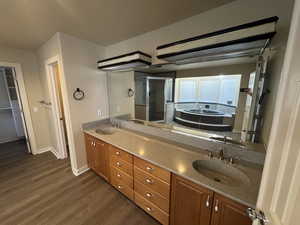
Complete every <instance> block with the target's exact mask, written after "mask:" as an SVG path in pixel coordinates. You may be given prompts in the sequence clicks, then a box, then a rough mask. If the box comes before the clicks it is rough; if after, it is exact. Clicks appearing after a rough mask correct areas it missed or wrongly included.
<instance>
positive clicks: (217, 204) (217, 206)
mask: <svg viewBox="0 0 300 225" xmlns="http://www.w3.org/2000/svg"><path fill="white" fill-rule="evenodd" d="M218 211H219V201H218V200H216V204H215V212H218Z"/></svg>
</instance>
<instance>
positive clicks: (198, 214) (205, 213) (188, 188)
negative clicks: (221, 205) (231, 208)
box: [170, 175, 237, 225]
mask: <svg viewBox="0 0 300 225" xmlns="http://www.w3.org/2000/svg"><path fill="white" fill-rule="evenodd" d="M212 204H213V192H212V191H210V190H209V189H206V188H204V187H201V186H200V185H196V184H194V183H192V182H190V181H188V180H186V179H184V178H182V177H179V176H176V175H172V196H171V220H170V224H171V225H182V224H188V225H209V224H210V215H211V210H212ZM232 225H233V224H232ZM234 225H237V224H234Z"/></svg>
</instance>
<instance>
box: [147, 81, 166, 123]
mask: <svg viewBox="0 0 300 225" xmlns="http://www.w3.org/2000/svg"><path fill="white" fill-rule="evenodd" d="M168 79H172V78H171V77H153V76H147V77H146V120H147V121H149V109H150V106H149V102H150V101H149V98H150V97H149V92H150V89H149V85H150V84H149V82H150V80H164V81H165V85H164V94H165V96H164V119H163V120H157V121H151V122H165V121H166V110H167V109H166V83H167V82H166V81H167V80H168Z"/></svg>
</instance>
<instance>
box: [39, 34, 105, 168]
mask: <svg viewBox="0 0 300 225" xmlns="http://www.w3.org/2000/svg"><path fill="white" fill-rule="evenodd" d="M102 52H103V48H102V47H101V46H99V45H96V44H94V43H91V42H89V41H85V40H80V39H78V38H75V37H72V36H70V35H67V34H63V33H57V34H55V35H54V36H53V37H52V38H51V39H50V40H49V41H48V42H46V43H45V44H44V45H43V46H41V47H40V48H39V49H38V51H37V55H38V58H39V62H40V73H41V80H42V83H43V86H44V96H45V100H47V101H48V100H49V101H50V98H49V89H48V86H47V75H46V71H45V66H44V64H45V60H47V59H49V58H51V57H54V56H59V58H60V59H61V61H62V68H60V69H61V72H62V75H64V79H65V85H66V90H64V91H63V92H64V93H65V94H66V95H64V96H63V99H64V101H65V102H64V104H68V107H65V108H66V112H67V113H68V111H69V118H70V124H69V128H68V136H69V139H70V140H69V141H72V142H73V144H74V145H72V144H70V154H71V162H72V169H73V170H74V171H75V172H78V171H80V170H81V169H83V168H85V167H86V166H87V162H86V153H85V146H84V138H83V133H82V130H81V125H82V124H83V123H86V122H91V121H95V120H99V119H103V118H107V117H108V100H107V87H106V74H105V73H103V72H101V71H99V70H97V64H96V62H97V59H98V57H99V56H101V55H102ZM62 88H63V87H62ZM76 88H80V89H82V90H83V91H84V92H85V98H84V99H83V100H82V101H76V100H74V99H73V92H74V90H75V89H76ZM67 109H69V110H67ZM98 110H101V112H102V113H101V116H99V114H98ZM48 116H49V129H50V131H51V129H52V128H53V126H54V123H53V121H51V118H50V114H49V115H48ZM51 127H52V128H51ZM53 134H55V133H54V130H53V131H52V135H51V132H50V140H51V145H52V146H53V145H55V143H56V142H55V141H56V140H55V139H54V138H53V137H51V136H53Z"/></svg>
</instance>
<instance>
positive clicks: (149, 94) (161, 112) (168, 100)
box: [135, 76, 173, 123]
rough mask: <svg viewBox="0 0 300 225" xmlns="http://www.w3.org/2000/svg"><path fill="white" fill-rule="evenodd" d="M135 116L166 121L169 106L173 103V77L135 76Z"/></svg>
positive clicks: (155, 120) (153, 120) (142, 118)
mask: <svg viewBox="0 0 300 225" xmlns="http://www.w3.org/2000/svg"><path fill="white" fill-rule="evenodd" d="M135 90H136V95H135V118H136V119H141V120H147V121H152V122H162V123H163V122H166V121H167V120H168V109H169V108H170V107H168V105H169V104H173V103H172V102H173V99H172V96H173V79H172V78H168V77H154V76H153V77H152V76H135Z"/></svg>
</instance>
